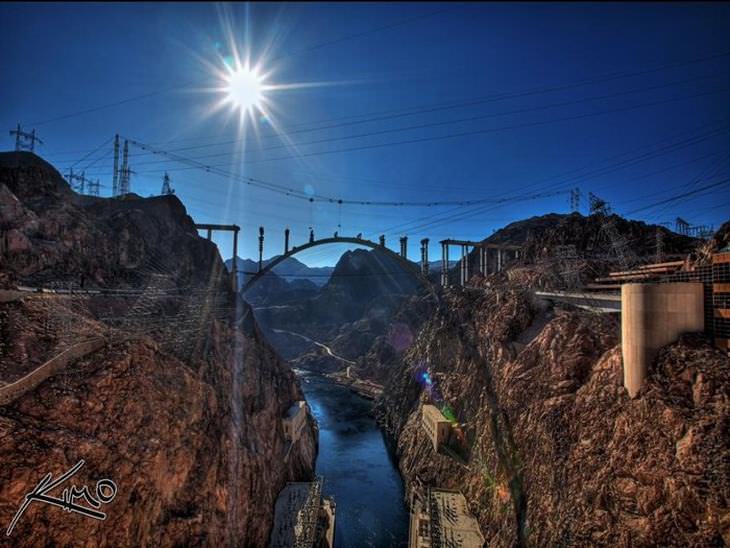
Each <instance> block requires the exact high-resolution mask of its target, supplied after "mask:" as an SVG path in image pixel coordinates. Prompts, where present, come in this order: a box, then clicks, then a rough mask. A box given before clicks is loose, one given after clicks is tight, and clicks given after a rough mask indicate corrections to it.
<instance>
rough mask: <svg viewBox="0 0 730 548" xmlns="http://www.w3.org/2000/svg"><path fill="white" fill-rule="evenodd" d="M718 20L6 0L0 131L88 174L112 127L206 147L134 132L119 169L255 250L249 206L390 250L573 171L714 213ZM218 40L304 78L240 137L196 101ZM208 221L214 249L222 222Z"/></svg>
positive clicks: (272, 78) (444, 7) (623, 203)
mask: <svg viewBox="0 0 730 548" xmlns="http://www.w3.org/2000/svg"><path fill="white" fill-rule="evenodd" d="M226 26H228V27H229V28H230V29H231V32H230V33H229V34H228V35H227V34H226V32H225V28H226ZM729 35H730V4H724V5H723V4H712V3H707V4H704V3H686V4H685V3H667V4H661V3H647V4H637V3H616V4H608V3H601V4H591V3H566V4H545V3H506V4H499V3H483V4H478V3H465V4H458V3H449V4H439V3H420V4H419V3H407V4H406V3H403V4H398V3H358V4H347V3H342V4H317V3H307V4H304V3H291V4H274V3H268V4H251V5H247V4H235V5H214V4H202V3H201V4H193V3H181V4H174V3H161V4H144V3H139V4H136V3H135V4H132V3H130V4H121V3H115V4H46V5H44V4H38V3H33V4H8V3H5V4H2V5H0V49H1V50H2V52H3V55H2V61H1V63H2V65H1V67H0V68H1V69H2V74H3V86H2V90H1V91H0V99H1V101H0V104H2V105H3V108H2V109H1V110H0V122H1V124H0V127H2V128H4V131H5V133H4V135H5V136H4V137H3V138H2V139H3V141H2V144H0V148H1V149H3V150H7V149H11V148H12V147H13V144H14V143H13V140H12V138H11V137H10V136H9V135H8V133H7V130H8V129H10V128H12V127H14V126H15V124H16V123H18V122H20V123H22V124H23V125H24V127H26V128H28V129H30V128H33V127H35V128H36V130H37V132H38V134H39V136H40V137H41V138H42V139H43V141H44V145H42V146H40V147H39V149H38V152H39V153H40V154H41V155H42V156H43V157H45V158H47V159H48V160H49V161H51V162H52V163H53V164H54V165H56V166H57V167H58V169H59V170H61V171H62V172H64V173H65V172H66V171H67V170H68V168H69V167H70V166H71V165H75V169H76V170H79V169H83V168H86V171H87V174H88V175H90V176H93V177H99V178H100V179H101V183H102V184H103V185H106V186H103V187H102V194H103V195H108V194H109V193H110V190H111V171H112V167H111V166H112V159H111V155H112V148H111V145H110V144H108V143H107V144H104V143H106V142H107V141H109V140H110V139H111V137H112V136H113V135H114V134H115V133H119V134H121V135H123V136H126V137H129V138H133V139H137V140H139V141H141V142H143V143H153V144H155V145H156V146H158V147H159V148H161V149H164V150H168V151H175V150H177V152H176V153H177V154H179V155H184V156H185V157H187V158H200V160H199V161H200V162H204V163H206V164H211V165H214V166H216V169H218V170H223V175H225V176H221V175H220V174H213V173H205V172H203V171H201V170H198V169H191V167H190V165H188V164H184V163H180V162H176V161H166V160H165V158H164V157H160V156H158V155H151V154H149V153H146V152H145V151H144V150H141V149H137V148H135V147H132V149H131V154H132V156H131V166H132V169H134V170H135V171H136V174H135V175H134V176H133V178H132V190H133V191H135V192H137V193H138V194H141V195H143V196H147V195H149V194H155V193H159V190H160V187H161V181H162V173H163V172H164V171H165V170H168V172H169V174H170V175H171V177H172V181H173V186H174V187H175V189H176V192H177V195H178V196H179V197H180V198H181V199H182V200H183V202H184V203H185V205H186V207H187V208H188V211H189V213H190V214H191V215H192V216H193V218H194V219H195V220H196V221H198V222H217V223H237V224H239V225H241V226H242V237H241V246H242V249H241V251H240V253H239V254H240V255H242V256H249V257H253V256H255V255H256V254H257V245H258V244H257V239H256V238H257V227H258V226H259V225H264V226H265V227H266V240H267V241H266V252H265V255H266V256H269V255H273V254H275V253H278V252H280V250H281V247H282V242H283V229H284V228H285V226H289V227H290V228H291V230H292V235H293V236H292V238H293V242H294V243H295V244H296V243H297V242H303V241H305V240H306V239H307V237H308V231H309V227H310V226H312V227H314V230H315V235H316V236H318V237H319V236H324V235H331V234H332V233H333V232H334V231H335V230H338V225H340V227H339V231H340V233H341V234H348V235H354V234H356V233H359V232H362V233H363V234H364V235H366V236H371V237H372V239H377V235H378V234H380V233H385V234H386V235H387V238H388V242H389V244H390V245H391V247H393V248H395V249H397V241H396V240H397V239H398V237H399V236H401V235H402V234H408V235H409V237H410V240H409V255H410V256H411V257H413V258H416V257H417V255H418V241H419V240H420V239H421V238H423V237H428V238H431V240H432V242H435V241H437V240H439V239H443V238H448V237H451V238H470V239H481V238H483V237H486V236H488V235H489V234H491V233H492V231H493V230H495V229H498V228H499V227H501V226H504V225H505V224H507V223H509V222H511V221H514V220H519V219H522V218H525V217H529V216H532V215H539V214H543V213H547V212H552V211H555V212H567V211H569V202H568V195H567V193H566V192H565V191H567V189H569V188H572V187H579V188H580V189H581V191H582V192H583V194H584V197H585V195H586V194H587V193H588V192H589V191H592V192H595V193H596V194H598V195H600V196H601V197H603V198H605V199H607V200H608V201H609V202H610V203H611V204H612V205H613V207H614V209H615V210H617V211H618V212H619V213H622V214H627V215H629V216H630V217H632V218H637V219H643V220H648V221H650V222H673V221H674V219H675V218H676V217H677V216H678V215H679V216H682V217H684V218H686V219H687V220H688V221H689V222H691V223H696V224H700V223H708V224H715V225H716V226H717V225H719V224H720V223H721V222H723V221H724V220H727V218H728V215H727V211H728V210H729V209H730V184H724V183H722V181H723V180H724V179H727V178H728V177H730V158H728V156H730V152H729V151H730V147H728V144H730V138H729V137H728V135H729V134H728V131H729V130H730V128H729V127H728V119H729V118H730V101H729V100H728V99H729V97H730V77H729V74H728V70H729V69H730V46H729V45H728V41H727V36H729ZM231 41H233V42H235V43H236V44H237V47H238V48H239V50H240V51H241V52H243V51H246V50H248V51H250V54H251V56H252V58H253V59H254V60H256V59H264V61H262V63H263V69H264V70H265V71H266V72H270V75H269V76H268V79H267V82H268V83H272V84H291V83H307V84H317V85H308V86H306V87H299V88H294V89H286V90H275V91H271V92H270V93H269V94H268V96H267V98H268V100H269V101H270V103H271V105H273V107H272V108H273V113H272V115H271V117H270V119H269V120H261V119H259V120H258V121H257V124H256V126H257V128H258V135H259V138H258V139H257V138H256V137H255V136H254V133H255V132H254V131H253V128H252V126H251V124H247V130H246V136H247V138H246V142H245V147H244V146H243V145H242V144H241V142H240V141H239V139H240V138H241V133H240V127H239V118H238V114H237V113H236V112H231V111H230V109H229V108H226V109H224V110H221V111H218V112H211V110H212V109H211V107H212V106H213V105H214V104H216V103H217V102H218V101H219V100H220V99H221V94H220V93H219V92H211V91H210V90H209V88H214V87H217V86H219V85H220V83H219V82H220V80H219V77H218V76H217V75H216V74H215V71H214V70H212V69H211V66H216V67H218V68H219V70H221V69H222V68H223V66H222V63H221V61H220V57H221V56H227V55H230V54H231V53H232V51H231V45H230V44H231ZM142 95H147V97H145V98H141V99H139V98H138V97H139V96H142ZM127 99H130V100H129V101H126V100H127ZM122 101H126V102H122ZM120 102H121V103H120ZM111 103H120V104H117V105H116V106H113V107H108V108H97V107H105V105H108V104H111ZM85 110H90V111H89V112H86V113H81V112H83V111H85ZM257 118H260V117H257ZM333 126H335V127H333ZM231 141H237V142H234V143H231ZM100 145H103V146H101V148H99V150H98V151H97V152H93V153H92V151H94V150H95V149H97V148H98V147H100ZM203 145H205V146H203ZM89 153H92V154H90V155H89V156H88V157H86V158H85V156H86V155H87V154H89ZM87 166H88V167H87ZM226 174H230V175H226ZM241 177H252V178H255V179H256V180H257V181H265V182H266V183H273V184H275V185H278V186H282V187H287V188H292V189H295V190H296V191H297V192H300V193H312V194H314V195H316V196H328V197H333V198H335V199H343V200H354V201H407V202H430V201H459V200H476V199H483V198H491V199H494V200H503V201H501V202H495V203H487V204H482V205H480V206H471V207H457V206H434V207H386V206H377V207H375V206H361V205H343V206H338V205H337V204H336V203H334V204H332V203H328V202H317V201H315V202H312V203H310V202H309V201H307V200H301V199H297V198H293V197H290V196H285V195H282V194H280V193H273V192H270V191H268V190H265V189H263V188H257V187H253V186H251V185H247V184H243V183H242V180H243V179H241ZM714 183H720V184H719V185H718V186H715V187H712V188H711V189H708V191H705V192H695V193H694V194H691V195H689V196H688V197H687V198H685V199H683V200H677V201H670V202H668V203H666V204H661V203H658V202H661V201H662V200H666V199H668V198H672V197H674V196H676V195H678V194H681V193H683V192H694V191H698V190H699V189H702V188H703V187H704V186H707V185H711V184H714ZM557 191H562V193H561V194H558V195H550V196H542V197H535V195H536V194H538V195H540V194H543V193H548V194H549V193H552V192H557ZM586 207H587V206H586V201H585V200H584V201H583V204H582V211H583V212H585V211H586ZM216 241H217V243H218V244H219V245H220V246H221V251H222V255H223V256H224V257H226V258H227V257H228V256H229V255H230V251H229V250H230V240H229V239H228V238H227V236H226V235H220V236H217V237H216ZM342 251H343V249H338V248H327V249H322V248H318V249H315V250H312V251H310V252H307V254H306V255H303V256H302V257H301V259H302V260H304V261H305V262H307V263H309V264H312V265H315V264H331V263H332V262H333V261H335V260H336V258H337V257H338V256H339V254H341V253H342ZM439 252H440V250H439V249H437V246H436V245H432V247H431V256H432V258H434V259H436V258H438V257H439Z"/></svg>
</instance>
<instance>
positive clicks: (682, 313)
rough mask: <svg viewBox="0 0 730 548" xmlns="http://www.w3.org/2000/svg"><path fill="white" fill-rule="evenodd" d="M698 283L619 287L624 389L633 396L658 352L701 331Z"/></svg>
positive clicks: (699, 287) (700, 286)
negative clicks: (681, 337) (663, 347)
mask: <svg viewBox="0 0 730 548" xmlns="http://www.w3.org/2000/svg"><path fill="white" fill-rule="evenodd" d="M704 327H705V323H704V303H703V287H702V284H701V283H687V282H684V283H683V282H678V283H658V284H641V283H629V284H623V285H622V286H621V347H622V353H623V361H624V386H625V387H626V389H627V390H628V392H629V396H631V397H632V398H633V397H635V396H636V395H637V394H638V393H639V390H640V389H641V385H642V383H643V381H644V379H645V378H646V375H647V370H648V367H649V364H650V363H651V362H652V360H653V359H654V357H655V356H656V353H657V352H658V350H659V349H660V348H661V347H662V346H665V345H667V344H669V343H671V342H674V341H675V340H677V337H679V335H681V334H682V333H687V332H693V331H702V330H704Z"/></svg>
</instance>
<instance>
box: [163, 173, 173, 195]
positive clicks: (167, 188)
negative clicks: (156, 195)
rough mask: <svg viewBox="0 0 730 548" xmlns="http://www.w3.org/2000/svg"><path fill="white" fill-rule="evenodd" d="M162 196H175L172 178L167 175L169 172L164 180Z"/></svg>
mask: <svg viewBox="0 0 730 548" xmlns="http://www.w3.org/2000/svg"><path fill="white" fill-rule="evenodd" d="M161 194H162V195H163V196H167V195H169V194H175V190H174V189H173V188H172V185H171V184H170V176H169V175H168V174H167V171H166V172H165V176H164V177H163V178H162V192H161Z"/></svg>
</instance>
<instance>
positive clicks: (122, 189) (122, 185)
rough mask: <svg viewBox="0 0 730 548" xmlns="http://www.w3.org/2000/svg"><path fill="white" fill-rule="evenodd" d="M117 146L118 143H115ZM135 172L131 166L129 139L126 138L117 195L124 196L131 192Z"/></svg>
mask: <svg viewBox="0 0 730 548" xmlns="http://www.w3.org/2000/svg"><path fill="white" fill-rule="evenodd" d="M115 146H116V143H115ZM133 173H134V171H132V169H131V168H130V167H129V141H127V140H126V139H125V140H124V152H123V155H122V168H121V169H120V170H119V177H118V183H117V185H118V186H117V194H116V195H117V196H123V195H125V194H129V192H130V184H129V183H130V176H131V175H132V174H133Z"/></svg>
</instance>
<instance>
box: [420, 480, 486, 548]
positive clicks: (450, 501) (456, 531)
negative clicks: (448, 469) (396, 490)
mask: <svg viewBox="0 0 730 548" xmlns="http://www.w3.org/2000/svg"><path fill="white" fill-rule="evenodd" d="M436 546H459V547H460V548H482V546H484V536H483V535H482V532H481V530H480V529H479V523H478V522H477V520H476V519H475V518H474V516H473V515H472V514H471V512H469V508H468V506H467V503H466V498H464V495H462V494H461V492H459V491H452V490H448V489H433V488H429V489H428V491H427V493H426V496H425V497H422V498H418V499H417V500H414V502H413V505H412V508H411V518H410V526H409V531H408V548H433V547H436Z"/></svg>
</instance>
